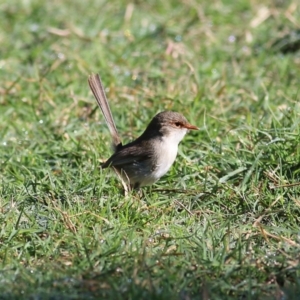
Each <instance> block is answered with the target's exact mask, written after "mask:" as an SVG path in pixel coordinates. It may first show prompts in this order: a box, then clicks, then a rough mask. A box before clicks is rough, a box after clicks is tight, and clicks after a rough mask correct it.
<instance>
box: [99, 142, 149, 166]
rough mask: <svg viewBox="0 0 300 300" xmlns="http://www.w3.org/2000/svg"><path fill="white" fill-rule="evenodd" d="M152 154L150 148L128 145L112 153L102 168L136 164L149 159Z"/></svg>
mask: <svg viewBox="0 0 300 300" xmlns="http://www.w3.org/2000/svg"><path fill="white" fill-rule="evenodd" d="M152 156H153V151H151V149H145V148H143V147H128V148H126V146H125V147H124V148H122V149H121V150H120V151H118V152H116V153H114V154H113V155H112V156H111V157H110V158H109V159H108V160H107V161H106V162H105V163H104V164H102V167H103V168H107V167H122V166H125V165H131V164H138V163H140V162H142V161H145V160H147V159H150V158H151V157H152Z"/></svg>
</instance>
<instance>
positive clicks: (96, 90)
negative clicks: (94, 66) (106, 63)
mask: <svg viewBox="0 0 300 300" xmlns="http://www.w3.org/2000/svg"><path fill="white" fill-rule="evenodd" d="M88 81H89V85H90V88H91V90H92V92H93V94H94V96H95V98H96V100H97V102H98V104H99V106H100V108H101V110H102V113H103V115H104V118H105V121H106V123H107V126H108V129H109V131H110V134H111V136H112V140H113V147H114V150H116V149H117V148H118V147H119V146H120V145H122V143H121V139H120V136H119V134H118V131H117V128H116V125H115V122H114V119H113V117H112V114H111V111H110V108H109V105H108V101H107V99H106V95H105V91H104V88H103V85H102V82H101V79H100V77H99V75H98V74H92V75H90V76H89V79H88Z"/></svg>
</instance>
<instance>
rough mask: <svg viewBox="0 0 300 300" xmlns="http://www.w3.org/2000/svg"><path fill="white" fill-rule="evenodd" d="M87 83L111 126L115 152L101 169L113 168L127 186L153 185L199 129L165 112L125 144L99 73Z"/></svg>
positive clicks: (108, 124) (179, 117) (133, 187)
mask: <svg viewBox="0 0 300 300" xmlns="http://www.w3.org/2000/svg"><path fill="white" fill-rule="evenodd" d="M88 83H89V86H90V89H91V91H92V93H93V94H94V96H95V98H96V101H97V103H98V105H99V107H100V109H101V111H102V113H103V115H104V118H105V121H106V123H107V126H108V128H109V131H110V134H111V137H112V145H113V150H114V153H113V154H112V155H111V157H110V158H109V159H108V160H107V161H106V162H104V163H102V164H101V167H102V168H109V167H110V168H113V169H114V170H115V171H116V172H117V174H118V175H119V177H120V179H121V180H122V183H123V186H124V189H125V191H126V188H128V189H130V190H131V189H139V188H140V187H143V186H146V185H152V184H153V183H155V182H156V181H157V180H159V179H160V178H161V177H162V176H164V175H165V174H166V173H167V172H168V171H169V169H170V168H171V166H172V164H173V163H174V161H175V159H176V156H177V152H178V145H179V143H180V142H181V140H182V139H183V138H184V136H185V135H186V133H187V132H188V131H189V130H198V127H197V126H194V125H191V124H190V123H189V122H188V121H187V119H186V118H185V117H184V116H183V115H182V114H181V113H178V112H174V111H162V112H160V113H158V114H157V115H155V116H154V117H153V119H152V120H151V121H150V123H149V125H148V126H147V127H146V129H145V131H144V132H143V133H142V135H141V136H140V137H138V138H137V139H136V140H134V141H132V142H130V143H128V144H126V145H123V144H122V142H121V138H120V136H119V134H118V131H117V128H116V125H115V122H114V119H113V117H112V114H111V110H110V107H109V104H108V101H107V98H106V95H105V91H104V87H103V85H102V82H101V79H100V77H99V75H98V74H92V75H90V76H89V78H88Z"/></svg>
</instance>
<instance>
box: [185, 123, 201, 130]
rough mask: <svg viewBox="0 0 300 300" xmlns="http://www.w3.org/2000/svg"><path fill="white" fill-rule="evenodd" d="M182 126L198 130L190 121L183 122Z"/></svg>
mask: <svg viewBox="0 0 300 300" xmlns="http://www.w3.org/2000/svg"><path fill="white" fill-rule="evenodd" d="M184 127H185V128H187V129H192V130H199V128H198V127H197V126H194V125H192V124H190V123H187V124H185V125H184Z"/></svg>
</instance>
